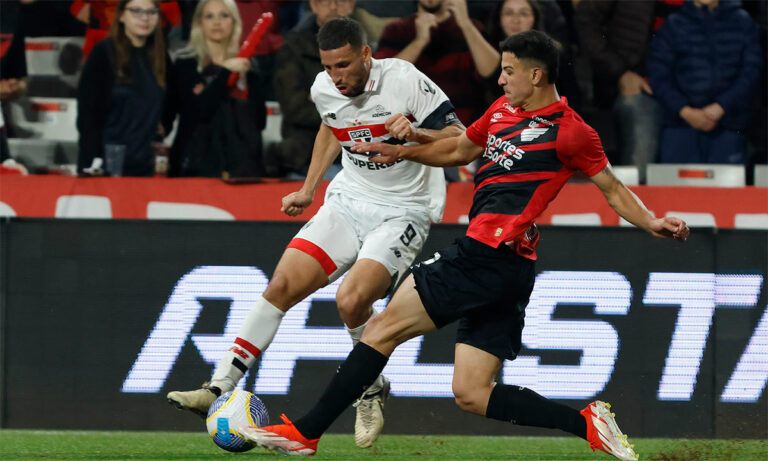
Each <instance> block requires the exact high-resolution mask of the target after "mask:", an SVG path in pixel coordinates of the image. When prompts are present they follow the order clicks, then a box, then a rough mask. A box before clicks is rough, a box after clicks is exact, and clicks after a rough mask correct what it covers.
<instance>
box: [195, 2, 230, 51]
mask: <svg viewBox="0 0 768 461" xmlns="http://www.w3.org/2000/svg"><path fill="white" fill-rule="evenodd" d="M201 25H202V28H203V36H204V37H205V39H206V40H210V41H212V42H221V43H229V39H230V37H232V31H233V30H234V25H235V20H234V18H233V17H232V13H231V12H230V11H229V9H227V7H226V5H224V2H221V1H219V0H211V1H210V2H208V3H207V4H206V5H205V6H204V7H203V15H202V18H201Z"/></svg>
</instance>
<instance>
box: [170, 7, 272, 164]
mask: <svg viewBox="0 0 768 461" xmlns="http://www.w3.org/2000/svg"><path fill="white" fill-rule="evenodd" d="M242 32H243V26H242V21H241V19H240V14H239V12H238V9H237V5H236V4H235V2H234V1H233V0H203V1H201V2H200V3H198V5H197V8H196V9H195V13H194V15H193V18H192V29H191V32H190V38H189V45H188V46H187V47H186V48H185V49H184V50H182V51H181V53H180V55H179V58H178V59H177V60H176V63H175V64H174V67H173V74H172V87H171V89H170V91H169V93H170V94H169V109H170V110H171V111H172V112H174V113H178V114H179V129H178V133H177V135H176V138H175V140H174V143H173V146H172V148H171V154H170V158H169V160H170V162H169V175H170V176H211V177H223V178H225V179H226V178H229V177H256V176H263V175H264V171H263V167H262V161H261V147H262V146H261V130H263V129H264V126H265V124H266V107H265V104H264V95H263V89H262V87H263V81H262V78H261V75H260V74H259V73H258V72H256V71H255V69H254V66H253V64H252V62H251V60H250V59H248V58H241V57H237V53H238V50H239V44H240V36H241V35H242ZM233 73H236V74H238V78H237V83H236V84H235V85H234V86H231V87H230V86H229V85H228V80H229V79H230V76H231V75H232V74H233Z"/></svg>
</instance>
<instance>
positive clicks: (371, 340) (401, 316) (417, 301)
mask: <svg viewBox="0 0 768 461" xmlns="http://www.w3.org/2000/svg"><path fill="white" fill-rule="evenodd" d="M435 329H436V327H435V324H434V322H432V319H430V318H429V315H427V311H426V310H425V309H424V305H423V304H422V303H421V298H420V297H419V293H418V292H417V291H416V287H415V283H414V280H413V276H411V275H409V276H408V277H407V278H406V279H405V280H404V281H403V283H402V284H401V285H400V287H399V288H398V289H397V291H396V292H395V294H394V296H392V300H390V302H389V305H387V308H386V309H384V311H383V312H382V313H381V314H379V315H378V316H377V317H376V318H374V319H373V320H372V321H371V322H370V323H369V324H368V326H367V327H366V329H365V332H364V333H363V339H362V341H363V342H364V343H366V344H368V345H369V346H371V347H373V348H374V349H376V350H378V351H379V352H381V353H382V354H385V355H390V354H391V353H392V351H393V350H394V349H395V347H397V346H398V345H399V344H402V343H404V342H405V341H408V340H409V339H411V338H414V337H416V336H419V335H423V334H426V333H429V332H430V331H434V330H435Z"/></svg>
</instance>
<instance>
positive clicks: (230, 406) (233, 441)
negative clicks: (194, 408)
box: [205, 390, 269, 452]
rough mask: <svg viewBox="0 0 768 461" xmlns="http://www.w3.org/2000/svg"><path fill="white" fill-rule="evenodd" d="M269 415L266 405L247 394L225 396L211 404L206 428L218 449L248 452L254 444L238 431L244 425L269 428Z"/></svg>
mask: <svg viewBox="0 0 768 461" xmlns="http://www.w3.org/2000/svg"><path fill="white" fill-rule="evenodd" d="M268 424H269V415H268V414H267V407H266V406H265V405H264V402H262V401H261V400H259V398H258V397H256V396H255V395H253V394H251V393H250V392H247V391H241V390H234V391H232V392H227V393H226V394H222V395H221V397H219V398H217V399H216V400H214V401H213V403H212V404H211V407H210V408H209V409H208V417H207V418H206V419H205V425H206V427H207V428H208V434H210V435H211V438H212V439H213V441H214V443H216V445H218V446H219V447H221V448H223V449H225V450H227V451H234V452H242V451H248V450H250V449H251V448H253V447H254V445H253V444H252V443H251V442H250V441H248V440H247V439H245V438H243V436H242V435H240V433H239V432H237V430H238V429H239V428H241V427H243V426H259V427H261V426H266V425H268Z"/></svg>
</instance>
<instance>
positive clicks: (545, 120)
mask: <svg viewBox="0 0 768 461" xmlns="http://www.w3.org/2000/svg"><path fill="white" fill-rule="evenodd" d="M531 118H532V119H534V120H536V121H537V122H539V123H541V124H542V125H547V126H555V124H554V123H552V122H551V121H549V120H547V119H545V118H544V117H539V116H538V115H534V116H533V117H531ZM531 123H533V122H531Z"/></svg>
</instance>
